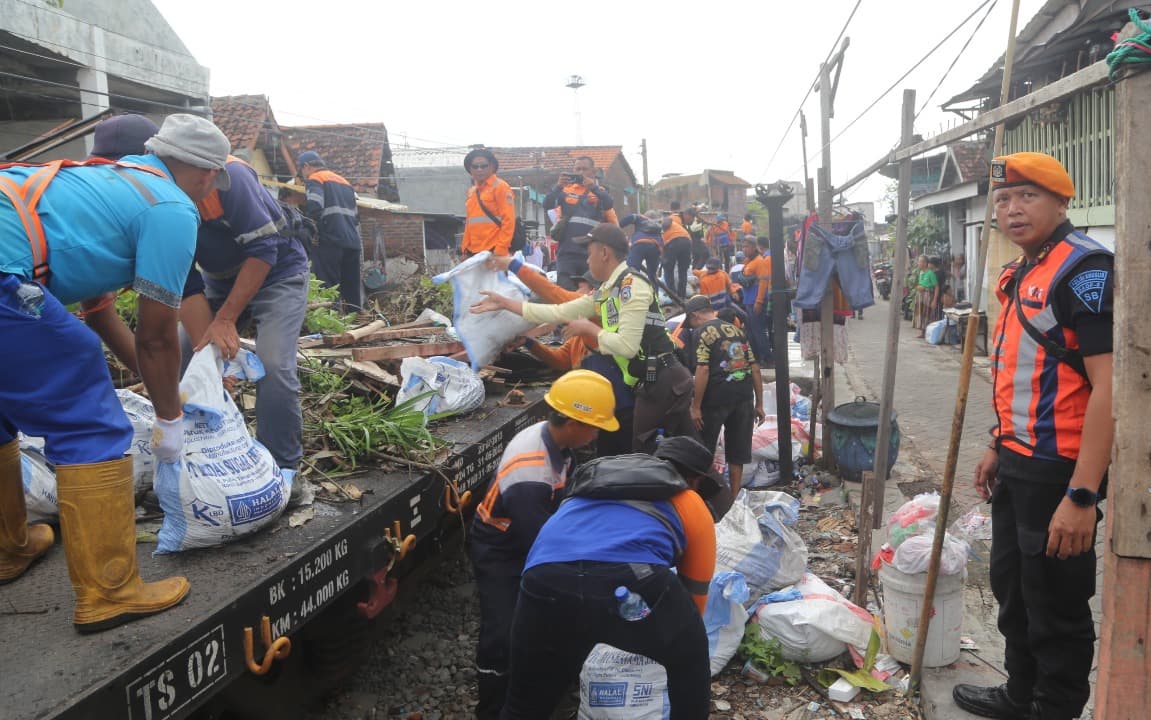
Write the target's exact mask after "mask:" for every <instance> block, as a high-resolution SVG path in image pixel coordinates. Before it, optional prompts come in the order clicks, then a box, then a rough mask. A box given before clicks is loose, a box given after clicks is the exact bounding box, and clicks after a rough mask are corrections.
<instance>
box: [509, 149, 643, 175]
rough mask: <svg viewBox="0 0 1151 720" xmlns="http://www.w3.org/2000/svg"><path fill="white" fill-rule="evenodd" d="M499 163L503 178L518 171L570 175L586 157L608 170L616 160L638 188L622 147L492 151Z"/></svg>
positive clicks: (597, 165) (598, 166)
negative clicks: (576, 161)
mask: <svg viewBox="0 0 1151 720" xmlns="http://www.w3.org/2000/svg"><path fill="white" fill-rule="evenodd" d="M488 149H489V150H491V151H492V153H494V154H495V156H496V158H497V159H498V160H499V161H500V174H507V173H510V172H512V171H515V170H532V169H536V170H547V171H549V172H553V173H561V172H564V171H570V170H571V169H572V165H573V164H574V163H575V160H576V158H578V157H580V156H581V155H587V156H588V157H590V158H591V159H592V160H594V161H595V166H596V167H597V168H604V169H607V168H608V167H611V165H612V163H614V162H615V161H616V160H617V159H618V160H620V161H622V162H623V166H624V168H625V169H626V170H627V173H628V175H629V176H630V177H631V180H632V184H633V185H634V184H635V172H634V171H633V170H632V169H631V165H629V164H628V162H627V158H626V157H624V154H623V147H622V146H620V145H590V146H589V145H585V146H578V145H569V146H560V147H504V148H500V147H493V148H488Z"/></svg>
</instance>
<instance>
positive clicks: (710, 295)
mask: <svg viewBox="0 0 1151 720" xmlns="http://www.w3.org/2000/svg"><path fill="white" fill-rule="evenodd" d="M730 286H731V278H729V277H728V276H727V273H725V272H724V271H723V270H716V271H715V272H711V271H708V270H704V271H703V272H702V273H701V274H700V275H699V294H700V295H706V296H707V299H708V300H711V306H712V307H714V308H715V309H717V310H718V309H719V308H723V307H727V306H728V304H729V303H730V297H729V295H728V292H727V291H728V288H729V287H730Z"/></svg>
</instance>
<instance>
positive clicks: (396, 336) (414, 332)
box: [360, 324, 448, 343]
mask: <svg viewBox="0 0 1151 720" xmlns="http://www.w3.org/2000/svg"><path fill="white" fill-rule="evenodd" d="M447 331H448V329H447V328H445V327H443V326H442V325H431V324H428V325H427V326H423V325H421V326H419V327H410V328H388V329H387V330H381V331H379V332H374V333H372V334H371V335H365V336H364V337H362V338H360V342H361V343H373V342H379V341H381V340H401V339H404V338H415V337H427V336H430V335H443V334H444V333H446V332H447Z"/></svg>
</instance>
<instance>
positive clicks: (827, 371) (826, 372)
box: [812, 37, 850, 470]
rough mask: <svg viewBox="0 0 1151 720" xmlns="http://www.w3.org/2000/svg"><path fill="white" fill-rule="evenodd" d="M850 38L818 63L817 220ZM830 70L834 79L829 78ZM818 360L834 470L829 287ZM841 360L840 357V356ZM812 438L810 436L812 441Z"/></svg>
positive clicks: (827, 200) (827, 191) (826, 452)
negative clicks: (842, 72) (825, 59)
mask: <svg viewBox="0 0 1151 720" xmlns="http://www.w3.org/2000/svg"><path fill="white" fill-rule="evenodd" d="M849 42H850V38H846V37H845V38H843V44H842V45H841V46H840V48H839V52H837V53H836V54H835V56H834V57H832V58H831V60H830V61H829V62H826V63H823V64H822V65H820V66H819V125H820V139H821V141H822V142H823V148H822V151H821V161H820V164H821V167H820V168H819V173H818V175H819V178H818V184H819V222H821V223H827V224H830V223H831V220H832V208H831V201H832V188H831V118H833V117H834V116H835V91H836V89H837V88H838V86H839V73H840V71H841V70H842V69H843V54H844V53H845V52H847V46H848V44H849ZM832 71H834V72H835V79H834V80H832ZM819 326H820V327H819V329H820V342H819V346H820V347H819V362H820V367H821V370H822V371H823V375H822V377H820V378H819V379H818V381H819V384H820V396H821V401H820V417H821V418H823V465H824V468H825V469H827V470H834V469H835V466H836V464H835V450H834V448H832V444H831V423H829V422H828V421H827V414H828V413H829V412H831V411H832V410H834V409H835V360H836V358H835V294H834V293H832V292H831V289H830V287H829V288H828V290H827V292H826V294H825V295H824V296H823V304H822V305H821V307H820V314H819ZM840 359H841V360H842V358H840ZM814 441H815V438H812V442H813V443H814Z"/></svg>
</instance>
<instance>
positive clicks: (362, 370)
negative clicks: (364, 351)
mask: <svg viewBox="0 0 1151 720" xmlns="http://www.w3.org/2000/svg"><path fill="white" fill-rule="evenodd" d="M343 365H344V367H345V368H347V369H348V370H351V371H352V372H354V373H357V374H359V375H363V376H364V377H366V378H368V379H369V380H375V381H376V382H379V383H384V384H385V385H392V386H394V387H399V386H400V379H399V378H398V377H396V376H395V375H393V374H391V373H390V372H388V371H387V370H384V369H383V368H382V367H380V366H379V365H377V364H376V363H374V362H369V361H367V360H359V361H357V360H344V362H343Z"/></svg>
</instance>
